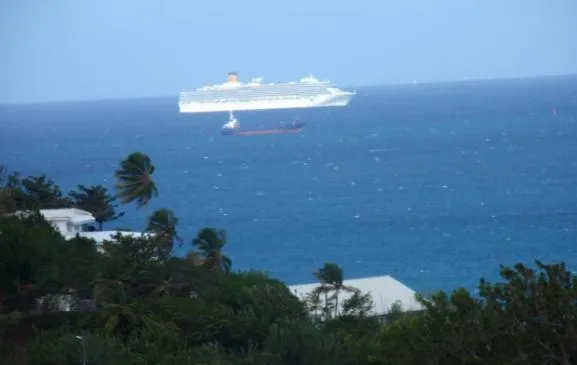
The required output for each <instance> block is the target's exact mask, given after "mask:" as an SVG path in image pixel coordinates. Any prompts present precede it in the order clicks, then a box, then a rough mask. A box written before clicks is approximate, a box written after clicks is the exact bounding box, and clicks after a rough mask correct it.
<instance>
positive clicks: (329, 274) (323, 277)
mask: <svg viewBox="0 0 577 365" xmlns="http://www.w3.org/2000/svg"><path fill="white" fill-rule="evenodd" d="M314 275H315V277H316V278H317V279H318V280H319V281H320V283H321V286H320V287H319V288H317V290H316V291H317V292H319V293H321V292H322V293H324V294H325V306H326V307H325V308H326V309H328V305H329V303H328V302H327V300H328V298H327V296H328V293H329V292H333V293H334V294H333V295H332V296H331V297H330V299H333V300H334V315H335V317H336V316H337V315H338V312H339V294H340V293H341V292H342V291H348V292H358V291H359V290H358V289H357V288H353V287H352V286H347V285H344V276H343V269H342V268H341V267H340V266H339V265H337V264H333V263H328V262H327V263H325V264H324V266H323V267H322V268H320V269H319V270H318V271H317V272H315V273H314ZM327 315H328V310H327Z"/></svg>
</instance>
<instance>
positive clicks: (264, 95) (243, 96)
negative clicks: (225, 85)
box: [180, 92, 327, 101]
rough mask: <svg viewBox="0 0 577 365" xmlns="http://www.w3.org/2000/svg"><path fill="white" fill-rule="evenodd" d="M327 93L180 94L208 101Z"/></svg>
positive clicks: (186, 98) (300, 96) (182, 98)
mask: <svg viewBox="0 0 577 365" xmlns="http://www.w3.org/2000/svg"><path fill="white" fill-rule="evenodd" d="M324 94H327V93H326V92H324V93H299V94H296V95H295V94H292V95H290V94H288V95H287V94H279V93H274V94H272V93H271V94H262V93H259V94H258V95H254V94H253V95H246V94H245V95H242V94H226V95H222V94H220V95H218V94H214V95H187V94H181V95H180V99H181V100H195V101H200V100H207V101H212V100H215V99H229V98H233V99H243V100H246V99H258V98H276V97H280V98H303V97H304V98H307V97H314V96H318V95H324Z"/></svg>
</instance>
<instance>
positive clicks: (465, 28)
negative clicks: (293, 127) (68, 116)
mask: <svg viewBox="0 0 577 365" xmlns="http://www.w3.org/2000/svg"><path fill="white" fill-rule="evenodd" d="M231 70H234V71H238V72H239V73H240V76H241V78H244V80H247V79H249V78H251V77H256V76H262V77H264V78H265V80H270V81H289V80H294V79H297V78H299V77H301V76H303V75H305V74H307V73H308V72H309V71H311V72H313V73H314V74H315V75H317V76H319V77H320V78H323V79H325V78H326V79H330V80H331V81H334V82H336V83H338V84H339V85H355V86H361V85H374V84H393V83H405V82H412V80H415V79H417V80H419V81H423V82H424V81H439V80H460V79H463V78H499V77H519V76H529V75H531V76H533V75H547V74H568V73H577V0H346V1H345V0H203V1H201V0H96V1H92V0H0V103H12V102H29V101H54V100H76V99H99V98H118V97H121V98H123V97H149V96H164V95H176V94H177V93H178V91H180V90H181V89H183V88H194V87H197V86H201V85H202V84H204V83H205V82H207V81H211V82H220V81H221V80H224V78H225V77H226V73H227V72H228V71H231Z"/></svg>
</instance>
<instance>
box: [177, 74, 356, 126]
mask: <svg viewBox="0 0 577 365" xmlns="http://www.w3.org/2000/svg"><path fill="white" fill-rule="evenodd" d="M353 95H355V91H343V90H341V89H339V88H337V87H336V86H334V85H333V84H332V83H330V82H329V81H321V80H318V79H317V78H315V77H314V76H312V75H309V76H307V77H304V78H302V79H300V81H298V82H283V83H263V82H262V78H254V79H252V80H251V81H250V82H248V83H242V82H240V80H239V77H238V73H236V72H229V73H228V80H227V81H226V82H224V83H222V84H218V85H207V86H204V87H200V88H198V89H196V90H195V91H182V92H181V93H180V95H179V101H178V106H179V110H180V112H181V113H202V112H230V113H231V120H233V119H234V118H233V115H232V112H235V111H242V110H265V109H290V108H316V107H330V106H337V107H338V106H345V105H347V104H348V103H349V101H350V100H351V98H352V97H353Z"/></svg>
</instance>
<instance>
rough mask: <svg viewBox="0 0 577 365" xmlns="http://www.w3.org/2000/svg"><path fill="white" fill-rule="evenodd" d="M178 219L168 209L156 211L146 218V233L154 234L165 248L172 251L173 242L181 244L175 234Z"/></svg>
mask: <svg viewBox="0 0 577 365" xmlns="http://www.w3.org/2000/svg"><path fill="white" fill-rule="evenodd" d="M177 224H178V218H177V217H176V215H174V213H173V212H172V210H170V209H158V210H157V211H155V212H154V213H152V215H151V216H150V218H148V225H147V227H146V231H147V232H152V233H154V234H156V236H157V237H159V238H160V239H161V240H163V241H164V242H166V248H168V249H169V250H172V248H173V246H174V241H179V242H182V239H181V238H180V237H179V236H178V233H177V232H176V225H177Z"/></svg>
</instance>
